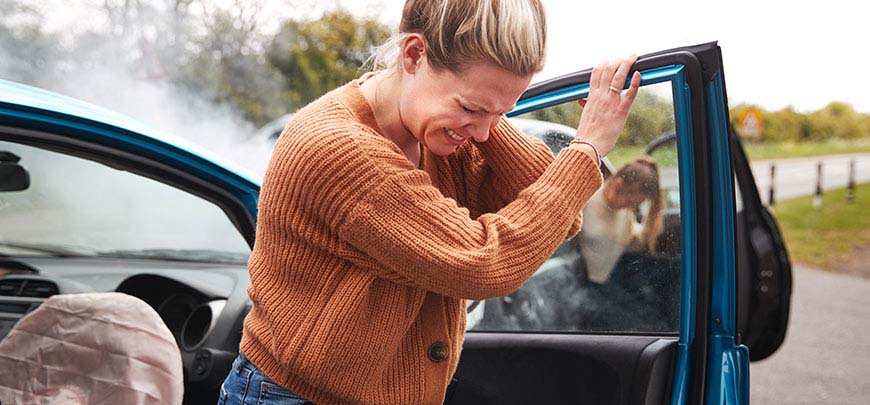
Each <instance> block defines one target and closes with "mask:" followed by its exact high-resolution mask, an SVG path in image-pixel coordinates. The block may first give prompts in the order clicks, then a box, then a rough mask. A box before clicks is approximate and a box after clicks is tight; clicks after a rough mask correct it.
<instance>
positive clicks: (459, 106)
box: [399, 56, 532, 156]
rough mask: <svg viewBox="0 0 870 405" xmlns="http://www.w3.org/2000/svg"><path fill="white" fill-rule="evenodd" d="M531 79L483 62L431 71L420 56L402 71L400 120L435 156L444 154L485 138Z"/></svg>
mask: <svg viewBox="0 0 870 405" xmlns="http://www.w3.org/2000/svg"><path fill="white" fill-rule="evenodd" d="M531 79H532V75H528V76H519V75H515V74H513V73H510V72H507V71H505V70H503V69H501V68H499V67H496V66H493V65H490V64H487V63H483V62H481V63H473V64H470V65H469V66H467V67H466V68H465V69H464V70H463V71H462V73H459V74H456V73H453V72H450V71H448V70H446V69H442V70H439V71H436V70H434V69H432V66H431V65H429V63H428V60H427V58H426V57H425V56H421V57H420V58H419V60H418V61H417V64H416V66H414V69H413V72H408V70H407V69H406V71H405V74H404V75H403V78H402V92H401V95H400V100H399V111H400V115H401V120H402V124H403V125H404V126H405V128H406V129H407V130H408V132H410V133H411V134H413V135H414V137H415V138H416V139H417V141H419V142H420V143H422V144H423V145H424V146H426V148H428V149H429V150H431V151H432V152H433V153H434V154H436V155H438V156H447V155H449V154H451V153H453V152H455V151H456V149H457V148H458V147H459V146H461V145H462V144H464V143H465V142H468V141H469V139H474V140H475V141H477V142H486V140H487V139H488V138H489V131H490V129H491V128H493V127H495V126H496V124H498V122H499V120H500V119H501V118H502V116H503V115H504V114H505V113H506V112H508V111H510V110H511V109H513V107H514V105H515V104H516V102H517V99H519V98H520V95H521V94H522V93H523V91H525V89H526V88H527V87H528V86H529V82H531Z"/></svg>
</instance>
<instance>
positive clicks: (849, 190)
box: [846, 158, 855, 204]
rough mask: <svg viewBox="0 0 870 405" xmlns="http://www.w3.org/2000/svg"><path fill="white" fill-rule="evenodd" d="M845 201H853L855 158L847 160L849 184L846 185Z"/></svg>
mask: <svg viewBox="0 0 870 405" xmlns="http://www.w3.org/2000/svg"><path fill="white" fill-rule="evenodd" d="M846 202H848V203H850V204H851V203H853V202H855V158H852V160H850V161H849V185H848V186H846Z"/></svg>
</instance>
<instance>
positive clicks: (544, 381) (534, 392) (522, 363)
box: [445, 333, 677, 405]
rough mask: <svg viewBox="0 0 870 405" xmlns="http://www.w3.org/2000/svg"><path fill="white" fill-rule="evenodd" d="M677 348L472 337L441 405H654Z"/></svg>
mask: <svg viewBox="0 0 870 405" xmlns="http://www.w3.org/2000/svg"><path fill="white" fill-rule="evenodd" d="M676 346H677V340H676V338H657V337H647V336H590V335H551V334H517V333H469V334H468V335H466V338H465V344H464V348H463V351H462V359H461V361H460V363H459V369H458V370H457V372H456V376H455V378H454V381H453V383H452V384H451V387H450V390H449V391H448V398H447V401H446V402H445V403H446V404H454V405H455V404H556V403H558V404H565V403H576V404H659V403H662V402H664V400H665V399H666V398H668V397H669V393H670V388H671V385H672V376H671V370H672V368H673V367H672V363H673V360H674V356H675V353H676ZM566 401H568V402H566Z"/></svg>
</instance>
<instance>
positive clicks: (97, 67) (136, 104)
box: [0, 0, 280, 175]
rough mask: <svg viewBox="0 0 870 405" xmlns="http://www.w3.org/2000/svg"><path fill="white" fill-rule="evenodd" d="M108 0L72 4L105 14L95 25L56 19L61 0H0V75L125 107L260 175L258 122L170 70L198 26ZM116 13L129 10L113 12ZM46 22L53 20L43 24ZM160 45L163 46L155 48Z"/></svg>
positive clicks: (178, 64) (264, 151)
mask: <svg viewBox="0 0 870 405" xmlns="http://www.w3.org/2000/svg"><path fill="white" fill-rule="evenodd" d="M109 3H111V2H106V4H107V5H106V8H107V9H105V10H104V9H99V8H98V7H96V6H94V5H92V6H91V7H90V8H87V7H84V8H82V7H81V6H79V7H78V8H76V7H73V8H75V9H76V10H74V11H77V12H76V13H75V14H76V15H79V16H81V15H86V16H90V18H89V19H88V18H86V19H84V21H88V20H91V21H93V20H98V21H99V20H105V19H106V18H105V17H106V15H109V18H108V19H107V20H108V22H106V21H103V23H102V24H98V23H93V22H91V25H94V27H90V28H89V29H84V30H83V29H82V28H81V25H82V24H81V21H82V19H76V20H73V21H63V20H62V19H58V17H57V15H56V14H59V13H64V12H69V10H68V7H66V6H64V7H60V8H55V9H51V8H47V7H41V8H40V9H35V8H33V7H31V6H26V5H23V4H24V3H23V2H20V3H19V2H16V1H14V0H0V12H2V13H0V14H2V17H0V78H3V79H6V80H12V81H16V82H20V83H24V84H28V85H33V86H37V87H40V88H43V89H46V90H49V91H53V92H57V93H60V94H64V95H67V96H71V97H74V98H77V99H80V100H83V101H86V102H89V103H92V104H95V105H97V106H100V107H104V108H107V109H110V110H113V111H115V112H119V113H122V114H124V115H127V116H130V117H132V118H134V119H136V120H138V121H140V122H142V123H144V124H146V125H147V126H150V127H152V128H155V129H157V130H158V131H159V132H163V133H169V134H172V135H175V136H178V137H181V138H185V139H187V140H189V141H192V142H194V143H196V144H199V145H202V146H204V147H205V148H206V149H208V150H210V151H211V152H213V153H214V154H216V155H218V156H219V158H222V160H228V161H231V162H232V163H235V164H237V165H240V166H242V167H244V168H246V169H248V170H250V171H252V172H254V173H255V174H260V175H262V173H263V172H264V171H265V166H266V163H267V162H268V159H269V153H270V150H271V146H270V145H269V144H268V143H266V142H261V141H259V140H253V141H252V140H249V138H250V136H251V134H252V133H254V131H255V130H256V127H255V126H254V125H253V124H251V123H250V122H248V121H246V120H245V119H244V118H243V115H242V113H241V112H239V111H238V110H237V109H236V108H235V107H233V106H232V105H231V104H229V103H227V102H221V101H215V100H214V97H209V96H210V94H208V92H206V91H201V89H199V90H200V91H195V90H197V89H191V88H190V86H185V85H183V84H180V83H178V82H177V80H175V81H174V80H173V79H172V78H171V77H170V76H171V75H169V74H167V72H177V71H178V69H181V68H183V65H184V64H185V63H189V60H185V59H184V56H183V55H182V54H181V52H180V51H179V50H183V49H185V47H189V46H190V44H187V43H183V42H184V41H189V40H190V38H191V35H192V34H190V31H192V30H193V29H194V28H195V27H186V26H180V24H179V22H178V20H177V14H173V13H171V11H172V10H161V9H159V8H148V9H143V10H136V11H137V13H132V12H130V10H120V11H119V10H108V8H109V5H108V4H109ZM113 12H114V13H116V14H117V13H120V12H123V13H126V14H124V15H122V16H120V17H119V16H118V15H114V17H113V15H112V13H113ZM112 18H114V20H115V22H114V23H113V22H112ZM142 20H144V21H142ZM46 21H54V22H53V24H57V25H55V26H54V27H53V29H46V28H45V26H46ZM118 21H123V24H124V26H120V27H119V24H120V23H118ZM48 25H51V24H48ZM85 25H87V24H85ZM130 27H133V28H130ZM167 43H168V45H167ZM163 45H167V46H165V47H162V48H161V49H157V50H155V48H156V47H161V46H163ZM199 73H200V72H194V73H193V74H194V75H195V74H199ZM269 79H271V78H264V79H263V80H258V83H260V82H262V83H269ZM278 85H280V84H278Z"/></svg>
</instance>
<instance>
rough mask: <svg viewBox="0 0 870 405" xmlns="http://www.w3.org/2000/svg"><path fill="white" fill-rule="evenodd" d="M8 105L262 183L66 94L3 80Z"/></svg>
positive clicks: (1, 98) (0, 91) (2, 100)
mask: <svg viewBox="0 0 870 405" xmlns="http://www.w3.org/2000/svg"><path fill="white" fill-rule="evenodd" d="M3 104H7V105H13V106H17V107H19V109H20V108H21V107H23V108H24V109H27V110H38V111H41V112H47V113H49V114H50V115H57V114H61V115H65V116H69V117H75V118H77V119H79V120H87V121H92V122H96V123H99V124H102V125H109V126H112V127H115V128H118V129H121V130H124V131H128V132H135V133H136V134H139V135H140V136H144V137H146V138H149V139H150V140H151V141H152V142H154V143H162V144H165V145H169V146H172V147H174V148H178V149H181V150H184V151H186V152H188V153H190V154H193V155H195V156H197V157H199V158H201V159H204V160H206V161H209V162H211V163H213V164H215V165H217V166H220V167H221V168H223V169H224V170H226V171H228V172H230V173H232V174H234V175H236V176H238V177H239V178H241V179H244V180H246V181H248V182H251V183H254V184H255V185H257V186H259V185H260V184H261V183H262V179H261V178H260V177H259V176H257V175H255V174H254V173H252V172H251V171H249V170H247V169H245V168H243V167H241V166H239V165H237V164H235V163H232V162H228V161H227V160H226V159H222V158H220V157H218V156H217V155H216V154H215V153H214V152H211V151H209V150H207V149H206V148H205V147H203V146H201V145H199V144H196V143H194V142H191V141H189V140H186V139H183V138H181V137H178V136H175V135H171V134H169V133H166V132H164V131H161V130H158V129H156V128H153V127H150V126H148V125H146V124H144V123H142V122H140V121H137V120H135V119H133V118H131V117H128V116H126V115H123V114H120V113H117V112H115V111H111V110H109V109H106V108H102V107H99V106H96V105H93V104H90V103H87V102H85V101H82V100H79V99H75V98H72V97H69V96H64V95H62V94H57V93H53V92H50V91H48V90H44V89H40V88H38V87H33V86H28V85H25V84H21V83H16V82H12V81H8V80H2V79H0V105H3Z"/></svg>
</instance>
